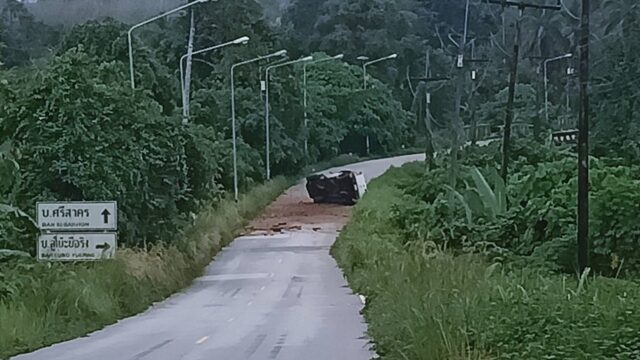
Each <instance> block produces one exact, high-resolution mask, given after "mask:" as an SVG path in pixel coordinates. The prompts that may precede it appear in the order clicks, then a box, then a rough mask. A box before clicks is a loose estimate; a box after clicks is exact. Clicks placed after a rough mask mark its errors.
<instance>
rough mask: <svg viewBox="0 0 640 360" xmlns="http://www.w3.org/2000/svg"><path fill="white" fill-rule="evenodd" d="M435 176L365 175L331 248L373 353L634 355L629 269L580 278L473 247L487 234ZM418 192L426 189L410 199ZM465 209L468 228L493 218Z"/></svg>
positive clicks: (637, 344) (638, 340)
mask: <svg viewBox="0 0 640 360" xmlns="http://www.w3.org/2000/svg"><path fill="white" fill-rule="evenodd" d="M475 151H476V153H477V155H478V156H477V157H473V159H470V161H473V162H474V163H476V164H479V163H480V161H479V159H484V160H486V163H490V164H491V165H493V164H494V163H493V160H492V159H493V158H492V157H491V156H487V155H490V153H489V151H490V150H487V152H486V153H481V152H480V151H478V150H475ZM470 171H471V169H469V168H467V167H465V166H463V168H462V170H461V174H463V175H461V177H463V178H465V179H466V180H468V182H467V181H464V182H461V183H464V184H462V185H461V187H462V188H464V187H465V186H467V185H468V186H471V180H470V173H469V172H470ZM483 171H484V170H483ZM532 171H533V172H535V170H532ZM441 172H442V170H441V169H438V166H436V168H435V169H432V170H431V171H429V172H426V173H425V165H424V164H423V163H414V164H409V165H406V166H404V167H402V168H396V169H392V170H390V171H389V172H387V173H386V174H385V175H383V176H382V177H380V178H378V179H376V180H374V181H373V182H372V183H371V184H370V186H369V191H368V193H367V195H366V196H365V197H364V198H363V200H362V201H361V202H360V203H359V204H358V205H357V206H356V208H355V210H354V213H353V217H352V219H351V221H350V223H349V224H348V225H347V226H346V228H345V229H344V231H343V232H342V233H341V235H340V237H339V238H338V241H337V243H336V245H335V246H334V248H333V249H332V254H333V255H334V257H335V258H336V260H337V261H338V263H339V265H340V266H341V267H342V268H343V270H344V272H345V274H346V276H347V278H348V281H349V283H350V285H351V287H352V288H353V289H354V291H356V292H358V293H361V294H363V295H364V296H365V297H366V307H365V309H364V315H365V317H366V319H367V322H368V324H369V333H370V335H371V337H372V339H373V341H374V343H375V350H376V351H377V353H378V354H379V355H380V356H381V358H382V359H385V360H396V359H398V360H400V359H430V360H431V359H433V360H438V359H552V358H558V359H638V358H640V335H638V334H640V314H639V313H638V311H637V309H638V307H639V306H640V286H638V283H637V281H635V280H634V279H636V278H635V277H634V276H632V275H631V274H630V275H628V276H627V278H628V280H617V279H613V278H606V277H601V276H599V275H598V276H594V275H593V273H594V272H595V271H594V272H592V273H591V275H589V276H585V277H583V278H582V279H579V278H578V277H577V276H576V275H572V274H570V273H563V272H561V271H559V270H558V269H557V268H556V267H555V266H552V265H548V264H547V263H546V262H545V261H542V260H540V259H538V260H536V256H535V255H534V256H519V255H517V254H516V252H517V249H515V247H514V248H510V247H508V246H507V245H504V244H501V245H503V246H504V247H499V246H498V247H491V246H489V244H487V243H484V244H482V241H483V240H487V237H486V236H485V237H484V239H480V238H479V236H478V235H477V234H474V232H473V231H471V230H469V228H471V227H472V226H471V224H469V223H468V222H467V219H466V217H465V214H466V212H465V209H464V207H463V206H459V205H456V206H453V205H452V207H453V209H449V208H448V206H447V204H448V202H447V198H448V195H449V194H448V193H447V190H446V186H445V185H446V183H447V181H446V180H442V178H441V177H440V176H439V175H440V173H441ZM444 173H445V174H446V172H444ZM464 174H466V175H464ZM467 175H468V176H467ZM428 179H432V181H431V182H429V180H428ZM444 179H446V177H445V178H444ZM534 180H535V179H534ZM595 183H596V185H595V186H598V185H597V183H598V181H595ZM510 186H512V185H510ZM554 186H557V182H554ZM416 188H420V189H422V191H423V192H433V193H434V194H435V195H434V197H429V196H426V197H421V196H417V195H416V190H415V189H416ZM545 192H546V190H545ZM546 195H548V192H546ZM596 203H597V199H596ZM456 204H459V201H456ZM416 209H420V211H417V210H416ZM450 210H451V211H453V214H451V213H450ZM556 211H558V210H556ZM473 214H474V216H476V217H477V218H478V219H477V221H476V222H475V224H476V225H477V224H481V223H483V222H484V221H486V223H490V224H493V225H495V224H496V221H498V220H499V219H503V218H502V215H498V216H497V217H496V218H495V220H493V221H490V220H487V219H481V218H480V216H478V215H476V214H475V213H473ZM449 216H453V220H451V218H449ZM400 219H403V220H402V221H400ZM503 220H504V219H503ZM433 224H436V225H433ZM438 224H440V225H438ZM529 225H530V226H533V225H535V223H533V224H529ZM495 227H497V228H500V229H508V228H509V227H508V226H507V225H505V224H502V225H497V226H495ZM463 228H464V229H466V230H467V231H466V232H462V229H463ZM525 232H526V229H525V228H520V229H518V232H515V234H519V233H522V234H524V233H525ZM515 234H514V235H506V234H503V235H500V236H501V237H509V236H512V237H513V240H516V239H517V238H518V235H515ZM553 236H557V235H554V234H551V235H549V236H548V237H549V238H548V239H542V240H540V241H541V242H542V243H545V242H547V241H551V238H552V237H553ZM455 239H457V240H459V243H455V241H454V240H455ZM514 242H515V243H517V241H514ZM462 243H464V245H463V244H462ZM494 245H495V244H494ZM537 245H539V244H538V243H536V244H531V247H533V248H535V247H537ZM483 246H484V248H483ZM560 250H561V249H560V248H558V251H560Z"/></svg>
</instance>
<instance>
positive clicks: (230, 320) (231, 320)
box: [227, 318, 236, 323]
mask: <svg viewBox="0 0 640 360" xmlns="http://www.w3.org/2000/svg"><path fill="white" fill-rule="evenodd" d="M235 319H236V318H231V319H229V320H227V322H228V323H230V322H233V320H235Z"/></svg>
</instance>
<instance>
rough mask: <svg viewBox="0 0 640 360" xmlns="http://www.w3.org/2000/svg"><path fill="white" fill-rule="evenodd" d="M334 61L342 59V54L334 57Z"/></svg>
mask: <svg viewBox="0 0 640 360" xmlns="http://www.w3.org/2000/svg"><path fill="white" fill-rule="evenodd" d="M333 58H334V59H336V60H340V59H344V54H338V55H336V56H334V57H333Z"/></svg>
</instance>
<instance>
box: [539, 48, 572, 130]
mask: <svg viewBox="0 0 640 360" xmlns="http://www.w3.org/2000/svg"><path fill="white" fill-rule="evenodd" d="M571 57H573V54H564V55H560V56H556V57H553V58H550V59H547V60H545V61H544V118H545V119H546V121H547V124H549V90H548V87H549V79H548V78H547V65H548V64H549V63H550V62H553V61H558V60H562V59H568V58H571Z"/></svg>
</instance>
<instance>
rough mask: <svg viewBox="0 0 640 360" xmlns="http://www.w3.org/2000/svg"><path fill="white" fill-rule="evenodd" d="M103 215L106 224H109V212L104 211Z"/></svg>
mask: <svg viewBox="0 0 640 360" xmlns="http://www.w3.org/2000/svg"><path fill="white" fill-rule="evenodd" d="M101 215H102V216H104V223H105V224H108V223H109V215H111V213H110V212H109V210H107V209H104V211H103V212H102V213H101Z"/></svg>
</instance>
